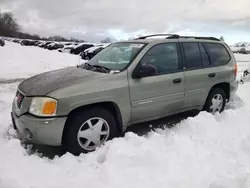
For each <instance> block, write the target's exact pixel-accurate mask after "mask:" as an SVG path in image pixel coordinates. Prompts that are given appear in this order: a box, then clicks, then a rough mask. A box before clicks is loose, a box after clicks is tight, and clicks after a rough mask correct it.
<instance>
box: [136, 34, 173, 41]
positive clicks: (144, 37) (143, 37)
mask: <svg viewBox="0 0 250 188" xmlns="http://www.w3.org/2000/svg"><path fill="white" fill-rule="evenodd" d="M157 36H169V37H171V36H175V34H154V35H146V36H141V37H138V38H135V39H134V40H139V39H146V38H148V37H157Z"/></svg>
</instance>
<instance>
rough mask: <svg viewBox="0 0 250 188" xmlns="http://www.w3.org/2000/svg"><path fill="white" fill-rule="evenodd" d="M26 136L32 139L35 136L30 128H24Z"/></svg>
mask: <svg viewBox="0 0 250 188" xmlns="http://www.w3.org/2000/svg"><path fill="white" fill-rule="evenodd" d="M24 136H25V138H27V139H28V140H31V139H32V138H33V134H32V133H31V132H30V130H29V129H25V130H24Z"/></svg>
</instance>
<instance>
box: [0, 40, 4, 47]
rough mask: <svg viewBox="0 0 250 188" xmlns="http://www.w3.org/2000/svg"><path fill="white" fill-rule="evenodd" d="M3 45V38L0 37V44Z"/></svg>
mask: <svg viewBox="0 0 250 188" xmlns="http://www.w3.org/2000/svg"><path fill="white" fill-rule="evenodd" d="M4 45H5V41H4V39H3V38H0V46H4Z"/></svg>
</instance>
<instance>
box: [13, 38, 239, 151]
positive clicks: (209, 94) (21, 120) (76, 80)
mask: <svg viewBox="0 0 250 188" xmlns="http://www.w3.org/2000/svg"><path fill="white" fill-rule="evenodd" d="M153 36H154V35H153ZM153 36H143V37H140V38H138V39H134V40H129V41H124V42H117V43H113V44H111V45H109V46H108V47H106V48H105V49H103V50H102V51H101V52H99V53H98V54H97V55H96V56H94V57H93V58H92V59H91V60H89V61H88V62H86V63H84V64H82V65H80V66H77V67H68V68H64V69H59V70H55V71H51V72H46V73H43V74H39V75H36V76H34V77H31V78H28V79H26V80H24V81H22V82H21V83H20V84H19V85H18V89H17V92H16V96H15V98H14V100H13V104H12V113H11V117H12V122H13V127H14V129H15V130H17V132H18V135H19V138H20V139H26V140H28V141H30V142H35V143H39V144H45V145H53V146H64V147H65V148H66V149H67V150H68V151H70V152H71V153H73V154H76V155H78V154H80V153H81V152H90V151H93V150H95V149H96V148H98V147H100V146H101V145H102V144H104V143H105V142H106V141H108V140H111V139H113V138H114V137H117V136H119V135H120V134H121V133H122V132H124V131H126V129H127V128H128V127H129V126H132V125H134V124H137V123H141V122H146V121H151V120H155V119H159V118H163V117H165V116H170V115H173V114H177V113H181V112H185V111H190V110H198V111H201V110H204V111H207V112H209V113H212V114H215V113H220V112H222V111H223V110H224V109H225V105H226V103H227V102H228V101H230V99H231V98H232V96H234V94H235V92H236V91H237V88H238V84H239V83H238V81H237V80H236V77H237V64H236V60H235V58H234V54H233V53H232V51H231V50H230V48H229V47H228V46H227V45H226V44H225V43H224V42H222V41H221V40H219V39H217V38H214V37H198V36H197V37H195V36H191V37H190V36H188V37H187V36H179V35H168V34H165V35H161V36H164V38H162V39H152V38H151V37H153ZM157 36H158V35H157Z"/></svg>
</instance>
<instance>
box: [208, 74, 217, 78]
mask: <svg viewBox="0 0 250 188" xmlns="http://www.w3.org/2000/svg"><path fill="white" fill-rule="evenodd" d="M215 75H216V74H215V73H210V74H209V75H208V77H209V78H213V77H215Z"/></svg>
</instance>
